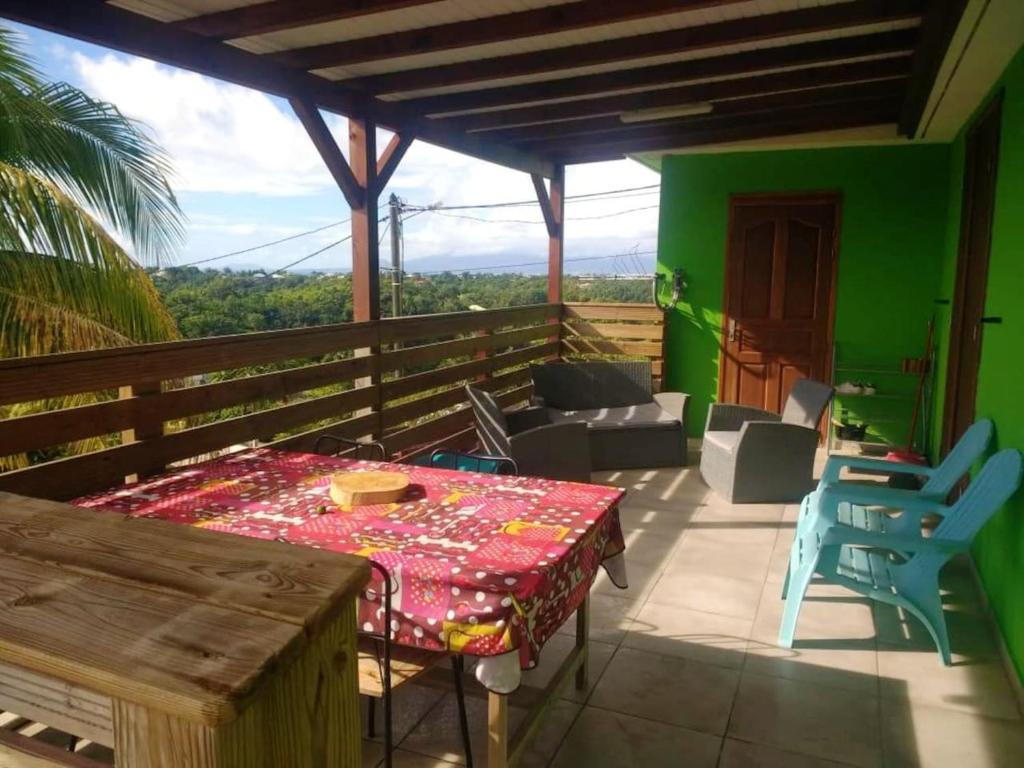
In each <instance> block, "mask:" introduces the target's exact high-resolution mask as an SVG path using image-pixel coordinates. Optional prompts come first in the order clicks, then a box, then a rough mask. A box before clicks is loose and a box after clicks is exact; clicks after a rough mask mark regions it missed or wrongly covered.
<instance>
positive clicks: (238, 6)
mask: <svg viewBox="0 0 1024 768" xmlns="http://www.w3.org/2000/svg"><path fill="white" fill-rule="evenodd" d="M965 4H966V0H110V2H103V1H102V0H46V1H45V2H43V1H41V0H0V15H3V16H7V17H9V18H12V19H15V20H18V21H22V22H25V23H28V24H33V25H36V26H40V27H43V28H46V29H50V30H52V31H54V32H58V33H62V34H67V35H71V36H74V37H78V38H82V39H85V40H88V41H91V42H94V43H97V44H100V45H104V46H108V47H111V48H115V49H119V50H122V51H126V52H129V53H133V54H137V55H140V56H145V57H148V58H152V59H156V60H158V61H162V62H165V63H168V64H173V65H176V66H180V67H185V68H187V69H191V70H195V71H198V72H202V73H204V74H207V75H211V76H214V77H219V78H222V79H225V80H229V81H232V82H236V83H240V84H243V85H247V86H251V87H254V88H258V89H259V90H262V91H266V92H268V93H273V94H276V95H279V96H283V97H286V98H289V99H290V100H292V101H293V103H294V102H296V101H299V102H304V103H311V104H316V105H317V106H319V107H320V108H322V109H325V110H328V111H332V112H337V113H340V114H345V115H349V116H352V117H359V118H364V119H366V120H370V121H373V122H376V123H377V124H379V125H381V126H384V127H387V128H391V129H393V130H396V131H400V132H401V133H402V134H403V137H409V136H415V137H416V138H420V139H422V140H425V141H428V142H432V143H435V144H438V145H441V146H445V147H449V148H451V149H454V150H457V151H460V152H464V153H467V154H470V155H474V156H477V157H481V158H485V159H488V160H492V161H494V162H498V163H502V164H504V165H507V166H509V167H513V168H518V169H521V170H525V171H529V172H533V173H538V174H541V175H544V176H549V177H550V176H552V175H553V173H554V169H555V167H556V165H557V164H560V163H579V162H588V161H595V160H607V159H614V158H618V157H622V156H623V155H624V154H626V153H634V152H643V151H658V150H664V149H670V148H677V147H683V146H695V145H702V144H717V143H721V142H725V141H738V140H744V139H755V138H761V137H769V136H788V135H794V134H804V133H812V132H821V131H834V130H840V129H860V128H863V129H866V130H868V129H870V128H871V127H874V126H878V125H883V124H890V125H891V124H893V123H897V124H898V125H899V129H900V133H901V134H903V135H905V136H908V137H911V138H912V137H914V136H915V135H916V134H917V131H918V126H919V122H920V120H921V114H922V111H923V110H924V107H925V103H926V101H927V99H928V97H929V95H930V93H931V89H932V85H933V83H934V81H935V76H936V72H937V71H938V69H939V66H940V64H941V61H942V57H943V54H944V53H945V51H946V48H947V47H948V45H949V41H950V39H951V38H952V35H953V32H954V30H955V28H956V26H957V23H958V22H959V20H960V16H961V15H962V13H963V9H964V6H965ZM652 111H654V112H655V114H652ZM673 111H674V112H676V113H677V114H674V115H673V114H672V113H673ZM680 111H688V112H690V113H691V114H689V115H683V114H678V113H679V112H680ZM623 116H625V120H627V121H628V122H627V121H624V119H623ZM654 118H657V119H654Z"/></svg>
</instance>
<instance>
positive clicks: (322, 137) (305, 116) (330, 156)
mask: <svg viewBox="0 0 1024 768" xmlns="http://www.w3.org/2000/svg"><path fill="white" fill-rule="evenodd" d="M290 103H291V105H292V110H293V111H294V112H295V116H296V117H298V118H299V122H301V123H302V126H303V127H304V128H305V129H306V133H308V134H309V138H310V139H311V140H312V141H313V146H315V147H316V151H317V152H319V153H320V157H321V158H322V159H323V161H324V165H326V166H327V170H328V171H330V172H331V176H333V177H334V181H335V182H336V183H337V185H338V188H339V189H340V190H341V193H342V194H343V195H344V196H345V201H346V202H347V203H348V207H349V208H352V209H353V210H356V209H359V208H362V207H363V206H364V205H365V204H366V188H365V187H364V186H363V185H362V184H360V183H359V180H358V179H356V177H355V174H354V173H352V168H351V167H350V166H349V164H348V161H347V160H345V156H344V155H343V154H342V153H341V149H339V147H338V143H337V142H336V141H335V140H334V136H333V135H331V131H330V129H329V128H328V127H327V123H325V122H324V118H323V116H322V115H321V114H320V110H318V109H317V108H316V104H313V103H311V102H308V101H303V100H302V99H292V100H291V102H290Z"/></svg>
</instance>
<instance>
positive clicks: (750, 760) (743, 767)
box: [718, 739, 849, 768]
mask: <svg viewBox="0 0 1024 768" xmlns="http://www.w3.org/2000/svg"><path fill="white" fill-rule="evenodd" d="M847 765H849V763H838V762H835V761H834V760H825V759H823V758H820V757H811V756H809V755H801V754H799V753H797V752H785V751H783V750H781V749H776V748H775V747H768V746H765V745H764V744H754V743H752V742H748V741H736V740H735V739H726V740H725V744H723V745H722V757H721V759H720V760H719V762H718V768H845V766H847Z"/></svg>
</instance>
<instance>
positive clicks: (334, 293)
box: [150, 267, 651, 338]
mask: <svg viewBox="0 0 1024 768" xmlns="http://www.w3.org/2000/svg"><path fill="white" fill-rule="evenodd" d="M150 276H151V277H152V278H153V282H154V283H155V284H156V287H157V290H159V291H160V295H161V296H162V297H163V300H164V303H165V304H166V305H167V308H168V309H169V310H170V311H171V314H172V315H173V316H174V319H175V321H176V322H177V324H178V328H179V330H180V331H181V334H182V335H183V336H184V337H186V338H200V337H203V336H221V335H224V334H229V333H245V332H247V331H268V330H275V329H282V328H298V327H302V326H309V325H323V324H326V323H344V322H349V321H351V320H352V278H351V277H350V276H349V275H320V274H311V275H307V274H282V275H276V276H274V277H268V276H267V275H265V274H264V273H262V272H231V271H219V270H200V269H197V268H195V267H184V268H171V269H163V270H160V271H151V272H150ZM546 286H547V278H546V277H543V276H535V275H513V274H503V275H493V274H469V273H463V274H453V273H447V272H446V273H443V274H439V275H430V276H422V277H415V276H409V277H407V278H406V280H405V286H404V294H403V296H404V303H405V314H407V315H424V314H437V313H440V312H459V311H464V310H467V309H469V308H470V306H479V307H485V308H487V309H493V308H497V307H514V306H520V305H523V304H539V303H542V302H544V301H545V297H546ZM564 295H565V300H566V301H611V302H625V303H637V302H648V301H650V300H651V285H650V282H649V281H647V280H611V279H602V278H599V277H598V278H594V277H587V278H581V277H575V276H567V277H566V278H565V284H564ZM381 296H382V306H381V312H382V314H383V315H384V316H385V317H389V316H390V315H391V284H390V282H388V278H386V277H385V276H382V278H381Z"/></svg>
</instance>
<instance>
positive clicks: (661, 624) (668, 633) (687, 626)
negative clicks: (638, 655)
mask: <svg viewBox="0 0 1024 768" xmlns="http://www.w3.org/2000/svg"><path fill="white" fill-rule="evenodd" d="M751 626H752V622H751V621H750V619H737V618H733V617H732V616H721V615H719V614H714V613H705V612H703V611H692V610H689V609H687V608H673V607H670V606H667V605H659V604H657V603H647V604H646V605H645V606H644V607H643V608H641V609H640V611H639V613H637V615H636V619H635V620H634V621H633V623H632V624H631V625H630V627H629V631H628V632H627V633H626V635H625V637H624V638H623V640H622V645H623V646H624V647H627V648H636V649H638V650H641V651H648V652H650V653H660V654H662V655H664V656H680V657H683V658H687V659H694V660H696V661H701V662H706V663H710V664H717V665H719V666H723V667H731V668H733V669H739V668H740V667H741V666H743V657H744V655H745V653H746V647H747V640H748V639H749V638H750V630H751Z"/></svg>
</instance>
